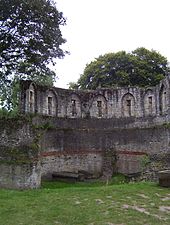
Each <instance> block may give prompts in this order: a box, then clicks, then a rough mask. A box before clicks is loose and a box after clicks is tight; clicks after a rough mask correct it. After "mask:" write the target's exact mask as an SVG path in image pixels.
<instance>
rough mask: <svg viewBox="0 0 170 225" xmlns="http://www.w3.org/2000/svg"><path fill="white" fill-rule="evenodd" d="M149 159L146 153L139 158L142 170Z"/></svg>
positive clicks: (147, 164) (148, 163)
mask: <svg viewBox="0 0 170 225" xmlns="http://www.w3.org/2000/svg"><path fill="white" fill-rule="evenodd" d="M150 163H151V160H150V158H149V156H148V155H144V156H142V157H141V158H140V166H141V169H142V171H145V170H146V169H147V167H148V166H149V165H150Z"/></svg>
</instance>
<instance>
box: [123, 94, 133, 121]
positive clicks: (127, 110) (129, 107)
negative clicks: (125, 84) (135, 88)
mask: <svg viewBox="0 0 170 225" xmlns="http://www.w3.org/2000/svg"><path fill="white" fill-rule="evenodd" d="M122 114H123V116H125V117H130V116H135V98H134V96H133V95H132V94H130V93H127V94H125V95H124V96H123V97H122Z"/></svg>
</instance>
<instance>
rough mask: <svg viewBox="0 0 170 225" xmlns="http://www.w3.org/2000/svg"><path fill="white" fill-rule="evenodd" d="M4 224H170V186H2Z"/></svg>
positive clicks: (1, 219)
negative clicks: (25, 189) (18, 187)
mask: <svg viewBox="0 0 170 225" xmlns="http://www.w3.org/2000/svg"><path fill="white" fill-rule="evenodd" d="M0 224H1V225H115V224H116V225H137V224H141V225H144V224H145V225H152V224H153V225H155V224H161V225H169V224H170V189H168V188H161V187H159V186H157V185H156V184H152V183H129V184H119V185H101V184H87V183H86V184H82V183H78V184H64V183H61V182H53V183H52V182H51V183H50V182H48V183H44V184H43V187H42V188H41V189H38V190H27V191H14V190H0Z"/></svg>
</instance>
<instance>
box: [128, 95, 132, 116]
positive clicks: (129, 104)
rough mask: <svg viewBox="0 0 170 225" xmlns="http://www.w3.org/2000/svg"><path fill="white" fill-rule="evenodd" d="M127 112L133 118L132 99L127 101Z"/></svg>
mask: <svg viewBox="0 0 170 225" xmlns="http://www.w3.org/2000/svg"><path fill="white" fill-rule="evenodd" d="M127 112H128V114H129V116H131V100H130V99H128V100H127Z"/></svg>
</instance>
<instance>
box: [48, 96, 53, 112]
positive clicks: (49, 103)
mask: <svg viewBox="0 0 170 225" xmlns="http://www.w3.org/2000/svg"><path fill="white" fill-rule="evenodd" d="M48 115H52V97H48Z"/></svg>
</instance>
